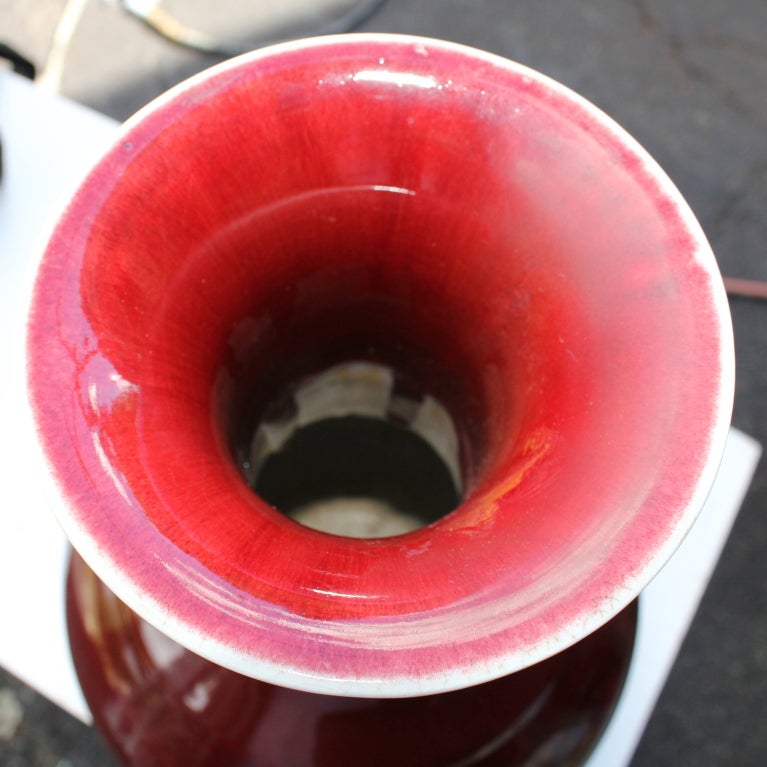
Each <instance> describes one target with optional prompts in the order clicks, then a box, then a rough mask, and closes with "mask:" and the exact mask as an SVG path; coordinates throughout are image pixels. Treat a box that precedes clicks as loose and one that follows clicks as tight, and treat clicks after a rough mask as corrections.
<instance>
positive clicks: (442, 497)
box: [231, 360, 463, 538]
mask: <svg viewBox="0 0 767 767" xmlns="http://www.w3.org/2000/svg"><path fill="white" fill-rule="evenodd" d="M247 420H248V419H247V417H245V422H246V423H247ZM237 437H239V438H240V441H239V442H235V443H234V444H232V445H231V449H232V454H233V458H234V460H235V462H236V464H237V466H238V467H239V469H240V472H241V473H242V475H243V477H244V479H245V480H246V482H247V483H248V485H249V487H251V488H252V489H253V490H254V492H255V493H256V494H257V495H258V496H259V497H260V498H261V499H262V500H264V501H266V502H267V503H269V504H270V505H271V506H273V507H274V508H276V509H277V510H278V511H280V512H282V513H283V514H286V515H287V516H289V517H290V518H292V519H294V520H295V521H297V522H299V523H301V524H303V525H306V526H307V527H310V528H312V529H315V530H320V531H323V532H328V533H333V534H336V535H340V536H345V537H351V538H383V537H390V536H394V535H400V534H404V533H407V532H411V531H412V530H416V529H419V528H421V527H423V526H426V525H428V524H430V523H432V522H436V521H437V520H439V519H441V518H442V517H444V516H445V515H447V514H449V513H450V512H451V511H453V510H454V509H455V508H456V507H457V506H458V505H459V503H460V501H461V497H462V486H463V478H462V469H461V459H460V444H459V436H458V431H457V428H456V424H455V422H454V421H453V419H452V417H451V416H450V414H449V413H448V411H447V410H446V408H445V407H444V406H442V405H441V404H440V403H439V401H438V400H436V399H435V398H434V397H432V396H430V395H428V394H424V393H422V392H420V391H419V390H418V387H417V386H415V385H413V384H412V382H409V381H406V380H405V379H404V378H403V377H402V376H400V375H397V373H396V372H395V371H394V370H393V369H392V368H390V367H388V366H386V365H383V364H381V363H377V362H370V361H362V360H355V361H350V362H346V363H340V364H337V365H334V366H332V367H331V368H329V369H327V370H324V371H322V372H321V373H318V374H316V375H313V376H309V377H307V378H306V379H304V380H301V381H300V382H298V383H295V384H293V385H291V386H288V387H287V389H286V391H285V392H284V393H283V396H281V397H279V398H278V399H277V400H276V401H274V402H272V403H270V405H268V406H267V408H266V409H265V410H264V412H263V413H262V414H261V416H260V419H259V421H258V423H257V424H256V427H255V429H253V430H252V432H251V430H250V429H248V428H241V429H237V430H236V435H235V439H236V438H237Z"/></svg>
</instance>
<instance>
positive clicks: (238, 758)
mask: <svg viewBox="0 0 767 767" xmlns="http://www.w3.org/2000/svg"><path fill="white" fill-rule="evenodd" d="M67 615H68V621H69V630H70V640H71V643H72V651H73V654H74V658H75V662H76V664H77V669H78V673H79V675H80V680H81V682H82V685H83V690H84V691H85V694H86V697H87V699H88V702H89V704H90V706H91V708H92V710H93V712H94V716H95V718H96V722H97V724H98V726H99V729H100V731H101V732H102V733H103V734H104V735H105V736H106V738H107V740H108V741H109V743H110V745H111V746H112V747H113V749H114V750H115V752H116V753H117V754H118V756H119V757H120V758H121V759H122V761H123V762H124V763H125V764H126V765H130V766H131V767H134V766H135V767H176V765H178V767H204V765H210V767H214V766H215V767H232V766H233V765H236V766H237V767H250V766H251V765H252V767H284V765H291V767H337V765H342V764H355V765H356V764H360V765H362V764H364V765H365V766H366V767H378V766H379V765H380V766H381V767H391V765H400V766H401V767H409V766H410V765H412V767H438V766H442V765H456V764H461V765H466V767H470V765H471V766H473V767H533V766H534V765H539V764H541V761H540V759H541V755H542V754H544V753H545V754H546V759H547V761H546V764H556V765H558V767H568V765H577V764H581V762H582V760H583V759H584V757H585V756H586V755H587V754H588V753H589V751H590V750H591V748H592V746H593V745H594V743H595V742H596V740H597V738H598V737H599V735H600V734H601V732H602V729H603V727H604V725H605V724H606V722H607V721H608V718H609V716H610V714H611V712H612V710H613V707H614V704H615V702H616V700H617V697H618V694H619V692H620V689H621V687H622V684H623V680H624V678H625V674H626V671H627V669H628V664H629V661H630V658H631V651H632V647H633V640H634V632H635V628H636V618H637V610H636V604H635V603H634V604H632V605H631V606H630V607H629V608H627V609H626V610H625V611H624V612H622V613H620V615H618V617H617V618H615V619H614V620H612V621H611V622H610V623H608V624H607V625H606V626H605V627H604V628H602V629H601V630H600V631H598V632H596V633H595V634H593V635H591V636H590V637H588V638H587V639H585V640H584V641H582V642H580V643H579V644H577V645H575V646H574V647H572V648H570V649H569V650H567V651H565V652H564V653H561V654H560V655H557V656H555V657H553V658H550V659H549V660H547V661H544V662H543V663H540V664H538V665H536V666H533V667H531V668H529V669H526V670H524V671H520V672H518V673H516V674H514V675H512V676H510V677H505V678H503V679H500V680H496V681H494V682H489V683H486V684H483V685H478V686H476V687H472V688H469V689H467V690H459V691H456V692H452V693H445V694H442V695H435V696H431V697H427V698H406V699H400V700H368V699H359V698H348V697H342V698H339V697H333V696H327V695H315V694H312V693H304V692H298V691H295V690H288V689H285V688H282V687H275V686H273V685H269V684H266V683H265V682H259V681H257V680H254V679H250V678H248V677H244V676H240V675H239V674H236V673H234V672H233V671H228V670H226V669H223V668H221V667H220V666H216V665H214V664H212V663H210V662H209V661H206V660H204V659H203V658H200V657H199V656H197V655H194V654H193V653H191V652H188V651H187V650H184V649H183V648H182V647H181V646H179V645H177V644H176V643H175V642H173V641H171V640H170V639H168V638H167V637H165V636H164V635H163V634H160V633H159V632H158V631H157V630H156V629H154V628H152V627H151V626H150V625H148V624H147V623H146V622H144V621H142V620H141V619H140V618H139V617H138V616H137V615H136V614H135V613H133V612H132V611H131V610H129V609H128V608H127V607H126V606H125V605H124V604H123V603H122V602H120V601H119V600H118V599H117V598H116V597H115V596H114V594H112V592H110V591H109V590H108V589H107V588H106V587H105V586H104V585H103V583H102V582H101V581H99V580H98V578H96V576H95V575H94V574H93V572H92V571H91V570H90V569H89V568H88V567H87V565H85V563H84V562H83V561H82V560H81V559H80V558H79V557H77V556H75V557H74V558H73V562H72V566H71V568H70V573H69V579H68V585H67Z"/></svg>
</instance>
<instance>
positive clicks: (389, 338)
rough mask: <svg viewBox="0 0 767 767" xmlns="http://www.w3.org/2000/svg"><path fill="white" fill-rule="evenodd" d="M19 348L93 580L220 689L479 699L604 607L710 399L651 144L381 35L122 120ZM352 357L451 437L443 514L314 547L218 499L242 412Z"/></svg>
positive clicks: (621, 594) (663, 545) (707, 305)
mask: <svg viewBox="0 0 767 767" xmlns="http://www.w3.org/2000/svg"><path fill="white" fill-rule="evenodd" d="M29 338H30V341H29V349H30V384H31V392H32V401H33V408H34V410H35V415H36V418H37V421H38V424H39V428H40V434H41V439H42V442H43V446H44V449H45V452H46V454H47V456H48V459H49V460H50V462H51V463H52V465H53V472H54V475H55V479H56V482H57V485H58V488H59V490H58V492H60V493H61V497H62V498H63V501H62V502H61V503H60V504H59V509H58V513H59V516H60V518H61V519H62V522H63V524H64V526H65V528H66V529H67V532H68V534H69V535H70V537H71V539H72V540H73V542H74V543H75V545H76V547H77V548H78V549H79V550H80V551H81V552H82V553H83V554H84V555H85V557H86V559H87V560H88V561H89V563H90V564H91V565H92V566H93V567H94V568H95V569H96V571H97V572H98V574H99V575H100V576H101V577H102V578H104V579H105V580H106V582H107V583H108V584H109V585H110V587H111V588H113V589H114V590H115V591H116V592H117V593H118V594H119V595H120V596H121V597H122V598H123V599H125V600H126V601H127V602H128V604H130V605H131V606H132V607H133V608H134V609H136V610H137V611H138V612H139V613H140V614H142V615H143V616H145V617H147V618H148V619H149V620H151V621H152V622H153V623H155V624H157V625H160V626H161V627H162V628H163V630H165V631H167V632H169V633H170V634H171V636H173V637H174V638H175V639H178V640H179V641H181V642H182V643H183V644H185V645H187V646H190V647H193V648H194V649H195V650H196V651H198V652H200V653H202V654H204V655H206V656H207V657H210V658H214V659H215V660H216V661H217V662H219V663H221V664H223V665H225V666H228V667H230V668H233V669H235V670H238V671H242V672H244V673H247V674H249V675H252V676H256V677H260V678H264V679H267V680H269V681H272V682H277V683H280V684H285V685H289V686H294V687H299V688H302V689H308V690H313V691H321V692H334V693H338V692H342V693H345V694H353V695H371V696H380V695H398V696H399V695H406V694H408V695H412V694H419V693H423V692H434V691H437V690H445V689H451V688H455V687H459V686H463V685H466V684H470V683H473V682H477V681H484V680H487V679H489V678H493V677H497V676H499V675H502V674H505V673H508V672H509V671H513V670H515V669H517V668H520V667H524V666H525V665H529V664H530V663H533V662H535V661H537V660H540V659H541V658H544V657H546V656H548V655H550V654H552V653H553V652H555V651H558V650H560V649H562V648H563V647H565V646H567V645H569V644H570V643H572V642H573V641H575V640H577V639H578V638H579V637H581V636H583V635H585V634H587V633H589V632H590V631H592V630H593V629H594V628H596V627H597V626H598V625H601V623H603V622H604V621H606V620H607V619H608V618H609V617H611V616H612V615H614V614H615V613H616V612H617V611H618V610H619V609H620V608H622V607H623V606H625V605H626V604H628V602H629V601H630V600H631V599H632V598H633V597H635V596H636V594H637V593H638V591H639V590H640V589H641V588H642V587H643V585H644V584H645V583H646V582H647V581H648V580H649V578H650V577H651V576H652V575H653V574H654V573H655V572H656V571H657V569H659V567H660V566H661V565H662V563H663V562H664V561H665V559H666V558H667V557H668V556H669V555H670V553H671V552H672V551H673V549H674V547H675V546H676V545H677V544H678V543H679V541H680V540H681V537H682V536H683V535H684V533H685V532H686V529H687V528H688V527H689V525H690V524H691V523H692V520H693V519H694V516H695V514H696V512H697V510H698V507H699V506H700V503H701V502H702V499H703V498H704V496H705V493H706V492H707V489H708V486H709V484H710V482H711V481H712V480H713V473H714V470H715V467H716V464H717V462H718V455H719V452H720V450H721V447H722V445H723V439H724V434H725V432H726V428H727V423H728V419H729V406H730V401H731V396H732V380H731V364H732V359H731V352H732V348H731V337H730V330H729V324H728V319H727V314H726V308H725V302H724V293H723V291H722V288H721V285H720V284H719V281H718V275H717V273H716V267H715V265H714V262H713V257H712V256H711V254H710V251H708V249H707V245H706V243H705V240H704V238H703V236H702V234H701V232H700V230H699V229H698V227H697V225H696V223H695V221H694V219H693V218H692V216H691V214H690V212H689V210H687V208H686V207H685V206H684V203H683V202H682V201H681V199H680V198H679V196H678V194H677V193H676V191H675V190H674V189H673V187H672V186H671V184H670V182H668V180H667V179H666V178H665V177H664V176H663V175H662V173H661V172H660V171H659V170H658V169H657V167H656V166H655V165H654V164H653V163H652V161H651V160H650V159H649V158H648V157H647V156H646V155H645V154H644V153H643V152H642V151H641V149H639V148H638V147H637V146H636V145H635V144H634V143H633V142H632V141H631V139H629V138H628V137H627V136H626V135H625V134H624V133H622V132H621V131H620V129H618V128H617V127H616V126H615V125H614V124H613V123H611V122H610V121H609V120H608V119H607V118H605V117H604V116H603V115H601V113H598V112H597V111H596V110H595V109H594V108H593V107H591V106H590V105H588V104H586V103H585V102H583V101H582V100H580V99H579V98H578V97H577V96H575V95H574V94H572V93H570V92H569V91H567V90H566V89H564V88H562V87H561V86H558V85H556V84H554V83H552V82H551V81H549V80H547V79H546V78H543V77H542V76H540V75H537V74H535V73H533V72H530V71H529V70H526V69H524V68H522V67H519V66H517V65H514V64H512V63H510V62H505V61H503V60H501V59H498V58H495V57H492V56H489V55H486V54H481V53H479V52H476V51H471V50H469V49H465V48H461V47H459V46H454V45H450V44H446V43H438V42H436V41H428V40H418V39H411V38H401V37H387V36H370V37H367V36H350V37H343V38H329V39H322V40H317V41H312V42H309V43H299V44H291V45H286V46H279V47H277V48H274V49H270V50H266V51H262V52H257V53H255V54H252V55H250V56H248V57H245V58H243V59H239V60H236V61H235V62H232V63H229V64H226V65H224V66H223V67H221V68H217V69H214V70H212V71H211V72H210V73H208V74H206V75H204V76H203V77H200V78H196V79H194V80H193V81H191V82H190V83H188V84H186V85H184V86H182V87H180V88H179V89H176V90H175V91H173V92H172V93H171V95H169V96H168V97H166V98H163V99H161V100H160V101H159V102H157V103H156V104H154V105H153V106H151V107H150V108H148V109H147V110H146V111H144V112H143V113H141V114H140V115H139V116H138V117H137V118H136V119H134V120H133V121H131V122H130V123H129V124H128V125H127V126H126V127H125V129H124V130H123V132H122V134H121V136H120V139H119V141H118V142H117V143H116V144H115V146H114V147H113V149H112V150H111V152H110V153H109V154H108V155H107V156H106V157H105V158H104V159H103V160H102V161H101V162H100V163H99V165H98V166H97V167H96V168H95V169H94V171H93V172H92V174H91V175H90V177H89V178H88V180H87V181H86V182H85V184H84V185H83V187H82V188H81V189H80V191H79V193H78V194H77V196H76V198H75V200H74V201H73V203H72V205H71V206H70V208H69V210H68V212H67V213H66V215H65V216H64V218H63V220H62V222H61V224H60V226H59V227H58V229H57V231H56V233H55V235H54V237H53V239H52V241H51V244H50V247H49V249H48V251H47V253H46V256H45V260H44V263H43V265H42V268H41V271H40V276H39V280H38V283H37V288H36V294H35V298H34V305H33V312H32V315H31V323H30V335H29ZM351 359H372V360H376V361H380V362H382V363H385V364H387V365H389V366H391V367H393V368H394V369H395V370H398V371H400V372H401V373H402V374H403V375H406V376H408V377H410V378H412V379H413V380H416V381H418V382H419V385H420V386H421V387H422V388H423V390H424V391H426V392H429V393H430V394H432V395H434V396H436V397H437V398H438V399H439V400H440V401H441V402H442V403H443V404H444V405H445V406H446V407H447V408H448V410H449V411H450V412H451V414H452V416H453V418H454V420H455V421H456V423H457V425H458V429H459V432H460V438H461V442H462V446H463V460H464V473H465V484H466V486H467V493H466V498H465V501H464V503H463V504H462V505H461V506H460V507H459V508H458V509H457V510H456V511H455V512H453V513H452V514H450V515H448V516H447V517H445V518H444V519H442V520H440V521H438V522H436V523H434V524H432V525H430V526H428V527H426V528H423V529H421V530H418V531H415V532H413V533H410V534H408V535H405V536H400V537H395V538H388V539H377V540H352V539H348V538H342V537H334V536H330V535H326V534H323V533H318V532H314V531H312V530H309V529H307V528H303V527H301V526H299V525H297V524H296V523H294V522H292V521H291V520H289V519H287V518H285V517H283V516H282V515H280V514H279V513H277V512H276V511H275V510H274V509H272V508H270V507H268V506H267V505H266V504H264V503H263V502H262V501H261V500H260V499H259V498H258V497H256V496H255V495H254V494H253V493H252V492H251V491H250V490H249V488H248V487H246V485H245V483H244V481H243V480H242V478H241V477H240V475H239V474H238V472H237V470H236V468H235V466H234V463H233V461H232V460H231V456H230V441H231V435H232V433H233V432H234V431H236V430H237V429H238V428H239V424H240V422H241V421H242V419H243V418H244V417H245V416H244V415H243V413H245V412H247V413H252V414H256V415H257V414H258V413H259V412H262V411H263V409H264V408H265V407H266V406H267V405H268V403H270V402H271V401H272V400H273V399H274V398H275V397H279V396H281V395H282V394H283V393H284V391H285V390H286V389H289V387H290V386H292V385H295V383H296V381H298V380H300V379H301V378H302V377H303V376H306V375H308V374H311V373H315V372H317V371H320V370H322V369H324V368H326V367H328V366H330V365H332V364H335V363H336V362H339V361H343V360H351ZM249 417H250V416H249Z"/></svg>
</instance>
